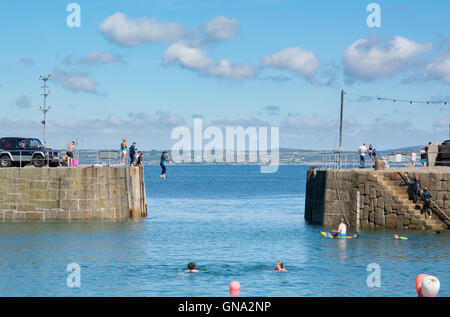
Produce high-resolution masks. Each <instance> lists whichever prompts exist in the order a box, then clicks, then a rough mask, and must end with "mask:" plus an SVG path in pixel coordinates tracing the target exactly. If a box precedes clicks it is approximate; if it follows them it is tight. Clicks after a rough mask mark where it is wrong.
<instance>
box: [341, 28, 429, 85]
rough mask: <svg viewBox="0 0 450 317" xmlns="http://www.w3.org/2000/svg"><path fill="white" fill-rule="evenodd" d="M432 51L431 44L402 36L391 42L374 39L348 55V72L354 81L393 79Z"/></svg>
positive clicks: (345, 57) (355, 46) (361, 42)
mask: <svg viewBox="0 0 450 317" xmlns="http://www.w3.org/2000/svg"><path fill="white" fill-rule="evenodd" d="M431 49H432V44H431V43H417V42H414V41H411V40H409V39H407V38H405V37H401V36H395V37H394V38H393V39H391V40H389V41H388V42H384V41H383V40H382V39H380V38H378V37H375V36H370V37H369V38H367V39H359V40H357V41H355V42H354V43H352V44H351V45H350V46H349V47H347V49H346V50H345V51H344V54H343V63H344V72H345V74H346V75H347V77H348V79H351V80H355V79H356V80H358V79H359V80H363V81H371V80H375V79H378V78H383V77H392V76H395V75H396V74H398V73H399V72H400V71H403V70H404V69H405V68H406V67H407V66H408V62H409V61H410V60H411V59H412V58H414V57H417V56H419V55H421V54H424V53H426V52H428V51H430V50H431Z"/></svg>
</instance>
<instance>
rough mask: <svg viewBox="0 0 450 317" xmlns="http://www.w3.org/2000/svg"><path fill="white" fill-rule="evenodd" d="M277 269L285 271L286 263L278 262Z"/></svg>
mask: <svg viewBox="0 0 450 317" xmlns="http://www.w3.org/2000/svg"><path fill="white" fill-rule="evenodd" d="M275 267H276V268H277V270H279V269H284V263H283V262H281V261H277V263H276V265H275Z"/></svg>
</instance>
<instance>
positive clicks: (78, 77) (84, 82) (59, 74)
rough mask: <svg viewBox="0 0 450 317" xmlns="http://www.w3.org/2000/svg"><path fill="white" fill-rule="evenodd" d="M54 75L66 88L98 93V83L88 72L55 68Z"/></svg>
mask: <svg viewBox="0 0 450 317" xmlns="http://www.w3.org/2000/svg"><path fill="white" fill-rule="evenodd" d="M53 75H54V78H55V80H56V81H58V82H59V83H60V84H61V85H62V86H63V87H64V88H65V89H68V90H71V91H74V92H86V93H92V94H95V93H97V83H96V82H95V81H93V80H92V79H91V78H89V76H88V74H87V73H77V72H65V71H62V70H55V71H54V73H53Z"/></svg>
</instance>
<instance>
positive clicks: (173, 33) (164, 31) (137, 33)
mask: <svg viewBox="0 0 450 317" xmlns="http://www.w3.org/2000/svg"><path fill="white" fill-rule="evenodd" d="M99 29H100V31H101V32H102V33H103V34H104V35H105V36H106V37H107V38H108V39H109V40H110V41H112V42H115V43H117V44H120V45H123V46H134V45H138V44H142V43H151V42H159V43H161V42H162V43H172V42H175V41H177V40H180V39H182V38H184V37H185V36H186V35H187V31H186V29H185V28H184V27H183V26H181V25H179V24H177V23H167V22H159V21H157V20H156V19H154V18H135V19H132V18H128V17H127V16H126V15H125V14H124V13H121V12H118V13H115V14H113V15H111V16H110V17H108V18H107V19H106V20H104V21H103V22H102V23H100V26H99Z"/></svg>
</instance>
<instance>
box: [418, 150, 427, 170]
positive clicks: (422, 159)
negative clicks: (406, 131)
mask: <svg viewBox="0 0 450 317" xmlns="http://www.w3.org/2000/svg"><path fill="white" fill-rule="evenodd" d="M420 163H421V164H422V166H426V165H427V152H426V151H425V148H422V149H421V150H420Z"/></svg>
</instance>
